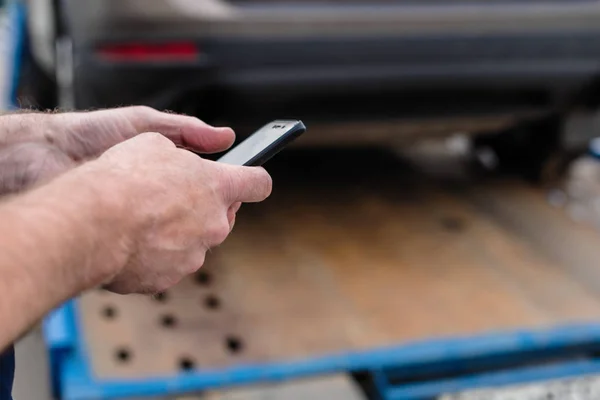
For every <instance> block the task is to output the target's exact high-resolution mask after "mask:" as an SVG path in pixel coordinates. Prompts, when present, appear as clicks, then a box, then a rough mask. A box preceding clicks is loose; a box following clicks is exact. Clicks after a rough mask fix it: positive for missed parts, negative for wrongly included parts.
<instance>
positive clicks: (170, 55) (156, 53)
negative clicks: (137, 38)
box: [98, 42, 200, 62]
mask: <svg viewBox="0 0 600 400" xmlns="http://www.w3.org/2000/svg"><path fill="white" fill-rule="evenodd" d="M199 54H200V52H199V50H198V47H197V46H196V44H195V43H193V42H170V43H155V44H149V43H121V44H110V45H104V46H101V47H99V48H98V55H99V56H100V57H102V58H104V59H105V60H108V61H134V62H140V61H193V60H195V59H197V58H198V55H199Z"/></svg>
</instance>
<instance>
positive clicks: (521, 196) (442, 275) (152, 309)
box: [79, 151, 600, 379]
mask: <svg viewBox="0 0 600 400" xmlns="http://www.w3.org/2000/svg"><path fill="white" fill-rule="evenodd" d="M355 160H360V163H358V164H357V163H356V162H355ZM269 169H270V170H271V171H272V172H273V174H274V176H275V182H276V183H277V185H276V190H275V192H274V195H273V197H272V199H270V200H269V201H268V202H267V203H264V204H260V205H249V206H245V207H244V209H243V212H242V213H241V215H240V216H239V218H238V222H237V224H236V227H235V231H234V233H233V235H232V236H231V237H230V239H228V241H227V242H226V244H225V245H223V246H222V247H221V248H219V249H217V250H216V251H214V252H212V253H211V254H209V256H208V260H207V265H206V266H205V267H203V268H202V269H201V270H200V272H199V274H198V275H197V276H195V277H194V278H190V279H188V280H186V281H184V282H182V283H181V284H180V285H179V286H177V287H176V288H174V289H173V290H170V291H169V292H167V293H166V294H165V295H164V296H159V297H157V298H149V297H139V296H138V297H135V296H134V297H121V296H117V295H112V294H109V293H106V292H101V291H94V292H92V293H89V294H87V295H85V296H84V297H83V298H82V299H81V300H80V302H79V303H80V304H79V316H80V318H81V320H82V327H83V332H84V337H85V343H86V344H87V346H88V349H89V353H90V354H91V365H92V369H93V373H94V374H95V375H96V376H97V377H98V378H100V379H117V378H118V379H125V378H127V379H130V378H142V377H148V376H170V375H172V374H177V373H178V372H179V371H180V370H181V369H189V370H191V369H197V371H200V372H201V371H203V370H215V369H220V368H228V367H233V366H235V365H255V364H261V363H286V362H290V361H294V360H306V359H311V358H318V357H321V356H323V355H327V354H344V353H356V352H361V351H367V350H370V349H376V348H385V347H386V346H392V345H397V344H401V343H405V342H410V341H414V340H418V339H423V338H426V339H432V338H441V337H451V336H456V335H473V334H479V333H484V332H490V331H498V330H501V331H506V330H513V329H524V328H526V329H529V328H544V327H550V326H555V325H559V324H568V323H578V322H586V321H587V322H590V321H597V320H598V318H599V317H600V296H599V294H600V268H599V267H598V261H597V259H598V255H599V254H600V239H599V238H598V236H597V234H596V233H595V232H594V231H593V230H591V229H589V228H587V227H584V226H579V225H576V224H575V223H573V222H572V221H571V220H569V219H568V218H567V217H566V216H565V215H564V214H563V213H562V211H560V210H558V209H554V208H552V207H551V206H549V205H547V204H546V201H545V196H544V194H543V193H542V192H541V191H540V190H537V189H534V188H531V187H528V186H526V185H525V184H523V183H521V182H516V181H495V182H490V183H483V184H482V183H479V184H478V185H477V186H471V185H468V184H457V183H453V184H449V183H448V182H436V181H435V180H431V179H428V178H426V177H424V176H422V175H420V174H418V173H416V172H414V171H413V172H411V171H409V170H407V168H406V165H404V164H402V163H400V162H398V161H396V160H395V158H393V157H387V156H384V155H382V154H380V153H369V152H364V151H363V152H354V151H345V152H338V153H323V152H316V153H311V152H308V153H307V152H301V153H296V154H295V153H287V154H286V156H285V157H281V158H280V159H279V160H275V161H274V162H273V164H272V165H271V166H270V168H269Z"/></svg>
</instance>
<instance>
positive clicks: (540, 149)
mask: <svg viewBox="0 0 600 400" xmlns="http://www.w3.org/2000/svg"><path fill="white" fill-rule="evenodd" d="M26 3H27V6H28V11H29V19H28V21H29V42H30V44H31V46H30V48H31V60H32V62H31V65H32V67H31V68H32V70H33V71H36V72H35V73H32V74H30V76H37V78H36V79H32V81H34V82H36V86H37V87H38V88H39V87H43V88H45V89H44V90H43V93H39V92H40V90H39V89H38V90H37V94H36V90H35V89H32V88H31V85H30V86H29V91H27V90H24V93H29V94H30V96H29V98H31V99H33V101H32V105H33V106H36V105H37V106H39V105H40V104H42V105H43V106H44V107H54V106H56V105H58V106H62V107H74V108H78V109H89V108H98V107H113V106H118V105H126V104H146V105H149V106H152V107H155V108H159V109H171V110H174V111H177V112H184V113H189V114H194V115H199V116H201V117H202V118H203V119H205V120H207V121H208V122H211V123H215V124H229V125H233V126H234V127H235V128H236V129H237V130H238V131H241V132H247V133H250V132H251V129H252V128H255V127H256V126H259V125H260V124H261V123H263V122H264V121H267V120H271V119H273V118H282V117H286V118H287V117H291V118H302V119H303V120H304V121H305V122H306V123H307V125H309V126H311V127H312V128H313V129H312V130H313V131H315V127H318V129H316V131H318V132H319V134H318V135H306V138H305V139H303V142H304V143H309V142H310V141H311V140H313V141H314V142H315V144H334V145H340V144H354V143H358V144H366V143H369V144H371V143H375V144H389V143H405V142H406V141H410V140H414V139H418V138H423V137H436V136H442V137H443V136H446V135H450V134H455V133H457V132H460V133H464V132H466V133H472V134H478V135H481V134H486V135H484V136H478V137H479V139H477V140H475V141H474V143H475V146H476V147H480V148H483V147H491V148H493V149H495V150H497V153H498V154H499V157H500V159H501V161H502V162H504V163H505V164H513V163H514V160H515V159H520V160H521V161H522V163H524V164H528V163H529V164H531V163H534V164H535V165H534V166H528V168H529V167H532V168H533V169H534V170H535V171H536V174H537V175H539V172H540V171H541V169H542V165H541V164H540V162H538V161H534V160H533V159H535V160H538V159H539V160H543V162H542V164H545V163H546V161H547V159H548V157H550V155H551V154H554V153H555V152H556V151H557V150H559V151H562V148H564V147H565V143H567V142H568V143H571V145H570V146H571V147H569V148H570V149H574V148H577V149H580V148H582V146H584V144H585V143H586V140H587V138H588V137H589V136H594V135H596V134H597V133H598V129H597V127H596V125H597V124H595V122H594V121H595V119H594V118H595V110H596V106H597V104H598V90H597V88H598V82H597V76H598V73H599V72H600V2H598V1H585V0H545V1H544V0H522V1H520V2H514V1H507V0H479V1H476V0H444V1H435V0H421V1H412V0H377V1H372V0H305V1H298V0H62V1H57V0H27V1H26ZM40 82H44V84H40ZM25 87H27V85H25ZM52 88H54V90H52ZM32 93H34V94H33V95H32ZM24 97H27V96H24ZM507 132H508V134H505V133H507ZM498 133H501V135H500V137H498V135H497V134H498ZM490 134H494V135H492V136H489V135H490ZM565 135H569V137H571V138H574V139H573V140H565V139H564V137H565ZM523 137H526V139H523ZM561 146H562V147H561ZM506 149H508V150H506ZM531 154H535V156H534V157H530V155H531ZM529 158H531V159H532V160H529ZM517 164H519V163H517Z"/></svg>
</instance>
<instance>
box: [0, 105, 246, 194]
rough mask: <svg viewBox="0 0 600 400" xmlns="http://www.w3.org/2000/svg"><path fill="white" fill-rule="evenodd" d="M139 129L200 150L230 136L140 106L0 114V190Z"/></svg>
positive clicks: (59, 168)
mask: <svg viewBox="0 0 600 400" xmlns="http://www.w3.org/2000/svg"><path fill="white" fill-rule="evenodd" d="M143 132H159V133H161V134H163V135H164V136H166V137H167V138H169V139H170V140H171V141H173V143H175V144H177V145H178V146H180V147H185V148H189V149H191V150H193V151H196V152H199V153H214V152H218V151H222V150H225V149H227V148H229V147H230V146H231V144H232V143H233V141H234V139H235V135H234V133H233V131H232V130H231V129H230V128H215V127H212V126H210V125H207V124H205V123H204V122H202V121H200V120H199V119H197V118H193V117H188V116H183V115H176V114H169V113H163V112H159V111H156V110H154V109H152V108H148V107H143V106H142V107H139V106H138V107H126V108H117V109H109V110H101V111H93V112H72V113H62V114H47V113H30V114H23V113H17V114H11V115H5V116H2V117H0V194H6V193H10V192H16V191H20V190H24V189H27V188H29V187H30V186H31V185H32V184H34V183H36V182H43V181H47V180H48V179H50V178H53V177H54V176H56V175H58V174H60V173H61V172H64V171H66V170H68V169H70V168H72V167H74V166H75V165H77V164H78V163H79V162H80V161H83V160H88V159H91V158H95V157H97V156H98V155H100V154H101V153H103V152H104V151H106V150H107V149H109V148H110V147H112V146H114V145H115V144H118V143H120V142H122V141H124V140H127V139H129V138H132V137H134V136H136V135H138V134H140V133H143ZM134 151H135V150H134Z"/></svg>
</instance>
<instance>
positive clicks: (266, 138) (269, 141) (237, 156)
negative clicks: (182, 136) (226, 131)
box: [218, 120, 299, 165]
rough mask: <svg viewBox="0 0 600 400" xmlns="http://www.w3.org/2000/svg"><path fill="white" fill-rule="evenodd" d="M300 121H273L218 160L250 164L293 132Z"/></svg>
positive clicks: (236, 163) (235, 163)
mask: <svg viewBox="0 0 600 400" xmlns="http://www.w3.org/2000/svg"><path fill="white" fill-rule="evenodd" d="M298 123H299V122H298V121H287V120H281V121H273V122H271V123H269V124H267V125H265V126H263V127H262V128H260V129H259V130H258V131H256V132H255V133H253V134H252V135H251V136H250V137H248V138H247V139H246V140H244V141H243V142H241V143H240V144H239V145H237V146H236V147H234V148H233V149H232V150H230V151H229V152H228V153H226V154H225V155H224V156H223V157H221V158H220V159H219V160H218V161H219V162H223V163H226V164H234V165H249V163H250V161H251V160H254V159H256V158H257V157H258V156H260V155H261V154H263V153H265V152H266V151H268V150H269V149H270V148H271V147H273V145H274V144H275V143H278V142H280V141H281V140H282V139H284V138H285V136H286V135H287V134H288V133H290V132H292V131H293V130H294V129H295V128H296V127H297V126H298Z"/></svg>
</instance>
